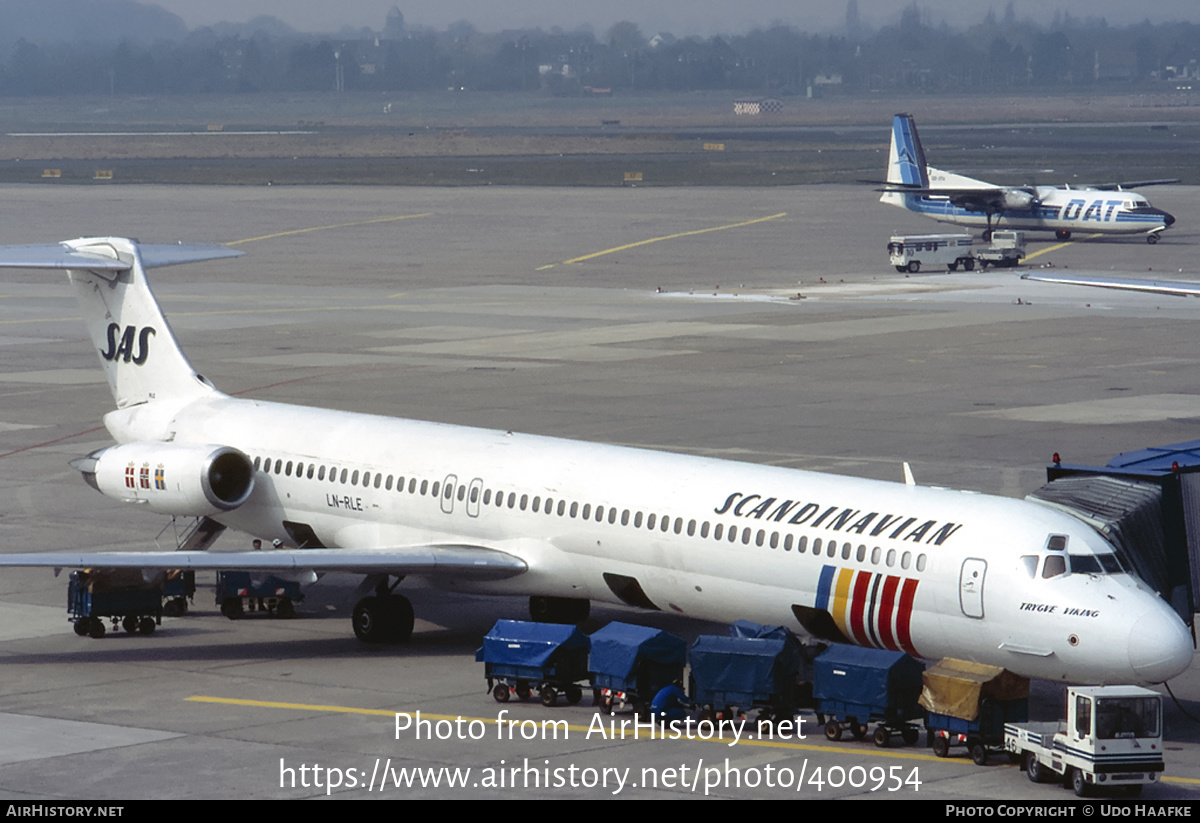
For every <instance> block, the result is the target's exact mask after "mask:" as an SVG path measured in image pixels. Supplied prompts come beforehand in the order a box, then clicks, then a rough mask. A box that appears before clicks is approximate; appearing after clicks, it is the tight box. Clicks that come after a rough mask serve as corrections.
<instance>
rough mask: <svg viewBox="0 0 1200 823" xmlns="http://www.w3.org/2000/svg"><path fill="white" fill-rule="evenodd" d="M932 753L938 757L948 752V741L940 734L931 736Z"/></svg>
mask: <svg viewBox="0 0 1200 823" xmlns="http://www.w3.org/2000/svg"><path fill="white" fill-rule="evenodd" d="M933 753H934V754H936V755H937V756H938V757H945V756H946V755H948V754H950V741H949V740H947V739H946V738H944V737H942V736H940V735H939V736H938V737H935V738H933Z"/></svg>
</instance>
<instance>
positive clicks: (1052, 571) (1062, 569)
mask: <svg viewBox="0 0 1200 823" xmlns="http://www.w3.org/2000/svg"><path fill="white" fill-rule="evenodd" d="M1066 573H1067V558H1065V557H1063V556H1062V555H1061V554H1052V555H1050V556H1048V557H1047V558H1046V563H1045V565H1043V566H1042V579H1043V580H1048V579H1049V578H1051V577H1058V576H1059V575H1060V574H1066Z"/></svg>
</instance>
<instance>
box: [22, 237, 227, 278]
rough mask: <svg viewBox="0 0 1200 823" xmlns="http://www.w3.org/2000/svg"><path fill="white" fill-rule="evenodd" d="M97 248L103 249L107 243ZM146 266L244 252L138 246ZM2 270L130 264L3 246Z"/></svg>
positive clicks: (67, 249)
mask: <svg viewBox="0 0 1200 823" xmlns="http://www.w3.org/2000/svg"><path fill="white" fill-rule="evenodd" d="M95 245H97V246H102V245H103V241H102V240H100V241H98V242H97V243H96V244H95ZM138 250H139V251H140V253H141V255H142V265H143V266H145V267H146V268H148V269H152V268H158V267H160V266H174V265H177V264H179V263H196V262H199V261H201V260H220V259H224V258H227V257H241V256H242V254H243V252H240V251H238V250H236V249H231V248H229V247H228V246H210V245H197V244H188V245H184V244H182V243H181V244H169V243H147V244H144V245H140V246H138ZM0 267H4V268H10V269H88V270H90V271H125V270H126V269H128V268H129V264H128V263H125V262H123V261H121V260H117V259H116V258H115V257H113V256H109V255H106V254H103V253H97V252H92V251H88V250H86V248H84V249H77V248H73V247H72V246H70V245H68V244H66V243H38V244H36V245H27V246H0Z"/></svg>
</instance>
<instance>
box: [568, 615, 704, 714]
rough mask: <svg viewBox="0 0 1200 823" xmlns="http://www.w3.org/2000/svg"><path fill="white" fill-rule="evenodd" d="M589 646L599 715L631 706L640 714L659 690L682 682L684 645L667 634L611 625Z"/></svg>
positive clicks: (629, 625) (627, 624)
mask: <svg viewBox="0 0 1200 823" xmlns="http://www.w3.org/2000/svg"><path fill="white" fill-rule="evenodd" d="M591 644H592V647H591V652H590V653H589V654H588V672H589V673H590V674H591V678H592V689H593V691H594V693H595V698H596V705H597V706H599V707H600V710H601V711H605V712H608V711H612V710H613V709H614V708H620V707H622V706H624V705H632V706H633V707H634V713H636V714H642V713H643V709H644V708H645V707H646V706H648V705H649V704H650V701H651V700H653V699H654V695H656V694H657V693H658V691H659V689H662V688H663V687H665V686H669V685H671V684H672V683H673V682H675V681H676V680H682V679H683V664H684V661H685V660H686V659H687V643H686V642H685V641H684V640H683V638H681V637H676V636H675V635H673V634H671V633H669V632H665V631H662V630H661V629H651V628H647V627H645V626H634V625H632V624H629V623H616V622H614V623H609V624H608V625H607V626H605V627H604V628H603V629H600V630H599V631H597V632H594V633H593V634H592V636H591Z"/></svg>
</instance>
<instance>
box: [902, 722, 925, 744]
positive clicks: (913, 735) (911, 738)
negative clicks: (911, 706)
mask: <svg viewBox="0 0 1200 823" xmlns="http://www.w3.org/2000/svg"><path fill="white" fill-rule="evenodd" d="M920 737H921V730H920V729H918V728H917V727H916V726H905V727H904V729H903V730H902V731H901V732H900V739H901V740H903V741H904V745H905V746H915V745H916V744H917V740H918V739H919V738H920Z"/></svg>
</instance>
